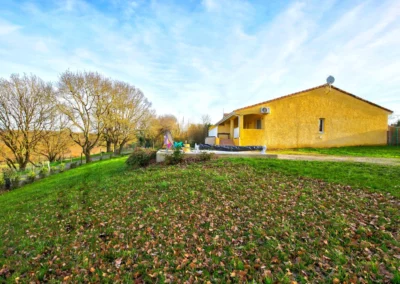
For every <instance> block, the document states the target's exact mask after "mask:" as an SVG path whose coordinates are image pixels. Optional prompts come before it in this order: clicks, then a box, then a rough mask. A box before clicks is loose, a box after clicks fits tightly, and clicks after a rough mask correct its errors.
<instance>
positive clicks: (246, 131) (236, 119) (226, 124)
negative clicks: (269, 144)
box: [209, 114, 265, 146]
mask: <svg viewBox="0 0 400 284" xmlns="http://www.w3.org/2000/svg"><path fill="white" fill-rule="evenodd" d="M264 133H265V125H264V116H263V115H262V114H246V115H236V114H230V115H227V116H225V117H224V118H223V119H222V120H221V121H219V122H218V123H217V124H216V125H214V126H213V127H212V128H210V131H209V136H212V137H216V138H217V139H216V141H218V143H217V145H235V146H263V145H264V144H265V143H264V141H263V140H264V139H263V138H264ZM263 143H264V144H263Z"/></svg>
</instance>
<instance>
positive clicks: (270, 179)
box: [0, 158, 400, 283]
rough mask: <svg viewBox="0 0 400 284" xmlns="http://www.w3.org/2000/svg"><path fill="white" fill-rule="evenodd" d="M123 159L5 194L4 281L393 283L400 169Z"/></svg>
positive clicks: (0, 262) (0, 252)
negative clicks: (132, 163) (129, 162)
mask: <svg viewBox="0 0 400 284" xmlns="http://www.w3.org/2000/svg"><path fill="white" fill-rule="evenodd" d="M124 161H125V158H119V159H112V160H107V161H102V162H98V163H94V164H90V165H84V166H81V167H79V168H77V169H73V170H70V171H67V172H65V173H62V174H59V175H55V176H51V177H48V178H46V179H44V180H41V181H39V182H36V183H33V184H31V185H28V186H25V187H23V188H21V189H18V190H15V191H12V192H9V193H6V194H3V195H1V196H0V235H1V236H2V238H0V282H2V281H6V282H10V283H15V282H16V280H17V281H20V282H29V281H42V282H44V281H49V282H54V281H56V282H58V281H70V282H82V281H91V282H110V283H111V282H115V281H120V282H124V283H131V282H132V283H133V282H136V283H140V282H159V283H163V282H164V283H168V282H170V283H172V282H184V281H186V280H187V281H196V280H197V281H198V282H207V281H211V282H213V283H214V282H220V283H226V282H234V283H235V282H252V281H254V282H257V283H261V282H263V283H275V282H280V283H291V281H297V282H299V283H307V282H327V283H332V282H333V283H339V282H342V281H347V283H350V282H351V283H355V282H357V281H360V282H361V281H365V282H371V283H372V282H374V283H379V282H392V283H400V273H399V266H400V259H399V258H400V256H399V255H400V239H399V228H400V203H399V202H400V200H399V196H400V195H399V188H398V184H400V167H387V166H378V165H367V164H354V163H322V162H304V161H281V160H270V159H231V160H225V159H221V160H216V161H211V162H207V163H198V164H190V165H181V166H172V167H161V166H159V165H157V166H152V167H149V168H147V169H145V170H135V171H133V170H129V169H127V168H126V167H125V164H124ZM367 188H368V189H367ZM388 193H391V194H388Z"/></svg>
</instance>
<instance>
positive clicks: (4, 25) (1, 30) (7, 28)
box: [0, 19, 21, 37]
mask: <svg viewBox="0 0 400 284" xmlns="http://www.w3.org/2000/svg"><path fill="white" fill-rule="evenodd" d="M20 28H21V27H20V26H18V25H13V24H11V23H9V22H6V21H2V20H1V19H0V37H1V36H5V35H10V34H12V33H14V32H16V31H18V30H19V29H20Z"/></svg>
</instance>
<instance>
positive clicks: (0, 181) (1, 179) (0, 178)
mask: <svg viewBox="0 0 400 284" xmlns="http://www.w3.org/2000/svg"><path fill="white" fill-rule="evenodd" d="M4 184H5V181H4V175H3V174H0V188H3V187H4Z"/></svg>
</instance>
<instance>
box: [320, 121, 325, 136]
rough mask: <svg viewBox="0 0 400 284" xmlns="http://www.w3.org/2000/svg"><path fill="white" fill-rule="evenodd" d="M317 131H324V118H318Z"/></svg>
mask: <svg viewBox="0 0 400 284" xmlns="http://www.w3.org/2000/svg"><path fill="white" fill-rule="evenodd" d="M319 132H320V133H324V132H325V118H320V119H319Z"/></svg>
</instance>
